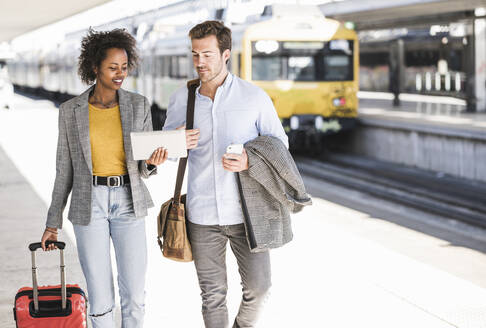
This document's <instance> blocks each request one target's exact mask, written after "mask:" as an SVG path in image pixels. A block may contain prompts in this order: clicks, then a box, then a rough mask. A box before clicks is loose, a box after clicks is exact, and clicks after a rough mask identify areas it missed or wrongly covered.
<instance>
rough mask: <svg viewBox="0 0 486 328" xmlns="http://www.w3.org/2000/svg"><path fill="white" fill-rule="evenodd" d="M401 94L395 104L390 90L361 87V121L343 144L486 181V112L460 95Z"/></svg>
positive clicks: (362, 153) (355, 151)
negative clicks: (468, 108)
mask: <svg viewBox="0 0 486 328" xmlns="http://www.w3.org/2000/svg"><path fill="white" fill-rule="evenodd" d="M400 96H401V98H403V99H402V101H401V105H400V106H399V107H394V106H393V104H392V99H393V96H392V95H391V94H387V93H374V92H373V93H372V92H360V93H359V97H360V107H359V110H358V123H359V124H358V126H357V128H356V129H354V130H353V131H352V133H351V134H350V135H349V138H348V139H346V140H343V141H342V148H344V150H345V151H346V152H349V153H352V154H356V155H360V156H366V157H369V158H373V159H378V160H383V161H387V162H391V163H396V164H400V165H406V166H410V167H417V168H420V169H425V170H429V171H431V172H436V173H437V174H440V175H443V174H448V175H451V176H454V177H459V178H464V179H468V180H471V181H478V182H481V183H486V162H485V161H484V158H485V156H486V129H485V128H486V113H467V112H465V111H464V107H461V106H462V105H464V104H462V103H463V101H462V100H458V99H455V98H440V97H431V96H421V95H400ZM461 104H462V105H461ZM427 108H428V109H427Z"/></svg>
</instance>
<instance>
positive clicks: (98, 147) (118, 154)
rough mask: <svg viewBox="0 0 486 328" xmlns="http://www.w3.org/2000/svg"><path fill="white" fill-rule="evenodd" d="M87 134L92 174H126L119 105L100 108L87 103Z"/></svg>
mask: <svg viewBox="0 0 486 328" xmlns="http://www.w3.org/2000/svg"><path fill="white" fill-rule="evenodd" d="M89 134H90V141H91V160H92V164H93V174H94V175H97V176H110V175H124V174H127V165H126V162H125V149H124V148H123V133H122V125H121V118H120V108H119V106H116V107H112V108H106V109H101V108H97V107H94V106H93V105H91V104H89Z"/></svg>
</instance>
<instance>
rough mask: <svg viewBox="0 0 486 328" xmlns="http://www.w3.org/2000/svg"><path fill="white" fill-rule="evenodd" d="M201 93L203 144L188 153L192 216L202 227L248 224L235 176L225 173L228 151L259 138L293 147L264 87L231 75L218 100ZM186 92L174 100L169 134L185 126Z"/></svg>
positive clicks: (198, 124) (197, 124)
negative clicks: (225, 158) (234, 146)
mask: <svg viewBox="0 0 486 328" xmlns="http://www.w3.org/2000/svg"><path fill="white" fill-rule="evenodd" d="M199 89H200V86H199V87H198V88H197V90H196V103H195V110H194V128H195V129H199V130H200V137H199V142H198V146H197V147H196V148H194V149H191V150H190V152H189V160H188V171H189V172H188V180H187V181H188V183H187V189H188V190H187V216H188V219H189V221H191V222H192V223H196V224H203V225H233V224H239V223H243V212H242V209H241V203H240V195H239V192H238V185H237V182H236V176H235V173H233V172H229V171H226V170H224V168H223V164H222V157H223V155H224V154H225V153H226V147H227V146H228V145H230V144H232V143H241V144H244V143H246V142H247V141H250V140H252V139H254V138H256V137H258V136H259V135H262V136H274V137H277V138H279V139H280V140H282V142H283V143H284V144H285V145H286V146H287V147H288V138H287V135H286V134H285V131H284V129H283V127H282V123H281V122H280V119H279V118H278V115H277V112H276V110H275V107H274V106H273V103H272V101H271V99H270V97H269V96H268V95H267V94H266V93H265V91H263V90H262V89H260V88H259V87H257V86H255V85H253V84H251V83H249V82H247V81H244V80H242V79H240V78H238V77H237V76H233V75H232V74H231V73H228V75H227V77H226V79H225V81H224V83H223V84H222V85H221V86H220V87H218V89H217V91H216V95H215V96H214V102H213V101H212V100H211V98H209V97H206V96H203V95H201V94H200V93H199ZM187 92H188V89H187V87H186V86H184V87H182V88H180V89H178V90H177V91H176V92H175V93H174V94H173V95H172V96H171V98H170V100H169V108H168V109H167V119H166V121H165V125H164V130H174V129H176V128H177V127H179V126H181V125H184V124H185V122H186V109H187ZM169 156H170V154H169Z"/></svg>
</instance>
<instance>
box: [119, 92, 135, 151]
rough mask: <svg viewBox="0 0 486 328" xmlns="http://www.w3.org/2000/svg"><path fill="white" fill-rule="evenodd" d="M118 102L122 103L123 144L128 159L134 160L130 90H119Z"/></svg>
mask: <svg viewBox="0 0 486 328" xmlns="http://www.w3.org/2000/svg"><path fill="white" fill-rule="evenodd" d="M118 102H119V104H120V118H121V123H122V132H123V146H124V148H125V157H126V160H127V161H129V160H132V159H133V156H132V144H131V140H130V132H131V131H132V123H133V108H132V103H131V101H130V98H129V94H128V92H126V91H125V90H123V89H119V90H118Z"/></svg>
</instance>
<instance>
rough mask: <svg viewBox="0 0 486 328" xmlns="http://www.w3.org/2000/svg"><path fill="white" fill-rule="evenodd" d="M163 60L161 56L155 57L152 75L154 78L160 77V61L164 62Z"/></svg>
mask: <svg viewBox="0 0 486 328" xmlns="http://www.w3.org/2000/svg"><path fill="white" fill-rule="evenodd" d="M163 58H164V57H162V56H157V57H155V67H154V70H155V74H154V75H155V76H156V77H160V76H162V61H163V60H164V59H163Z"/></svg>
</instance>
